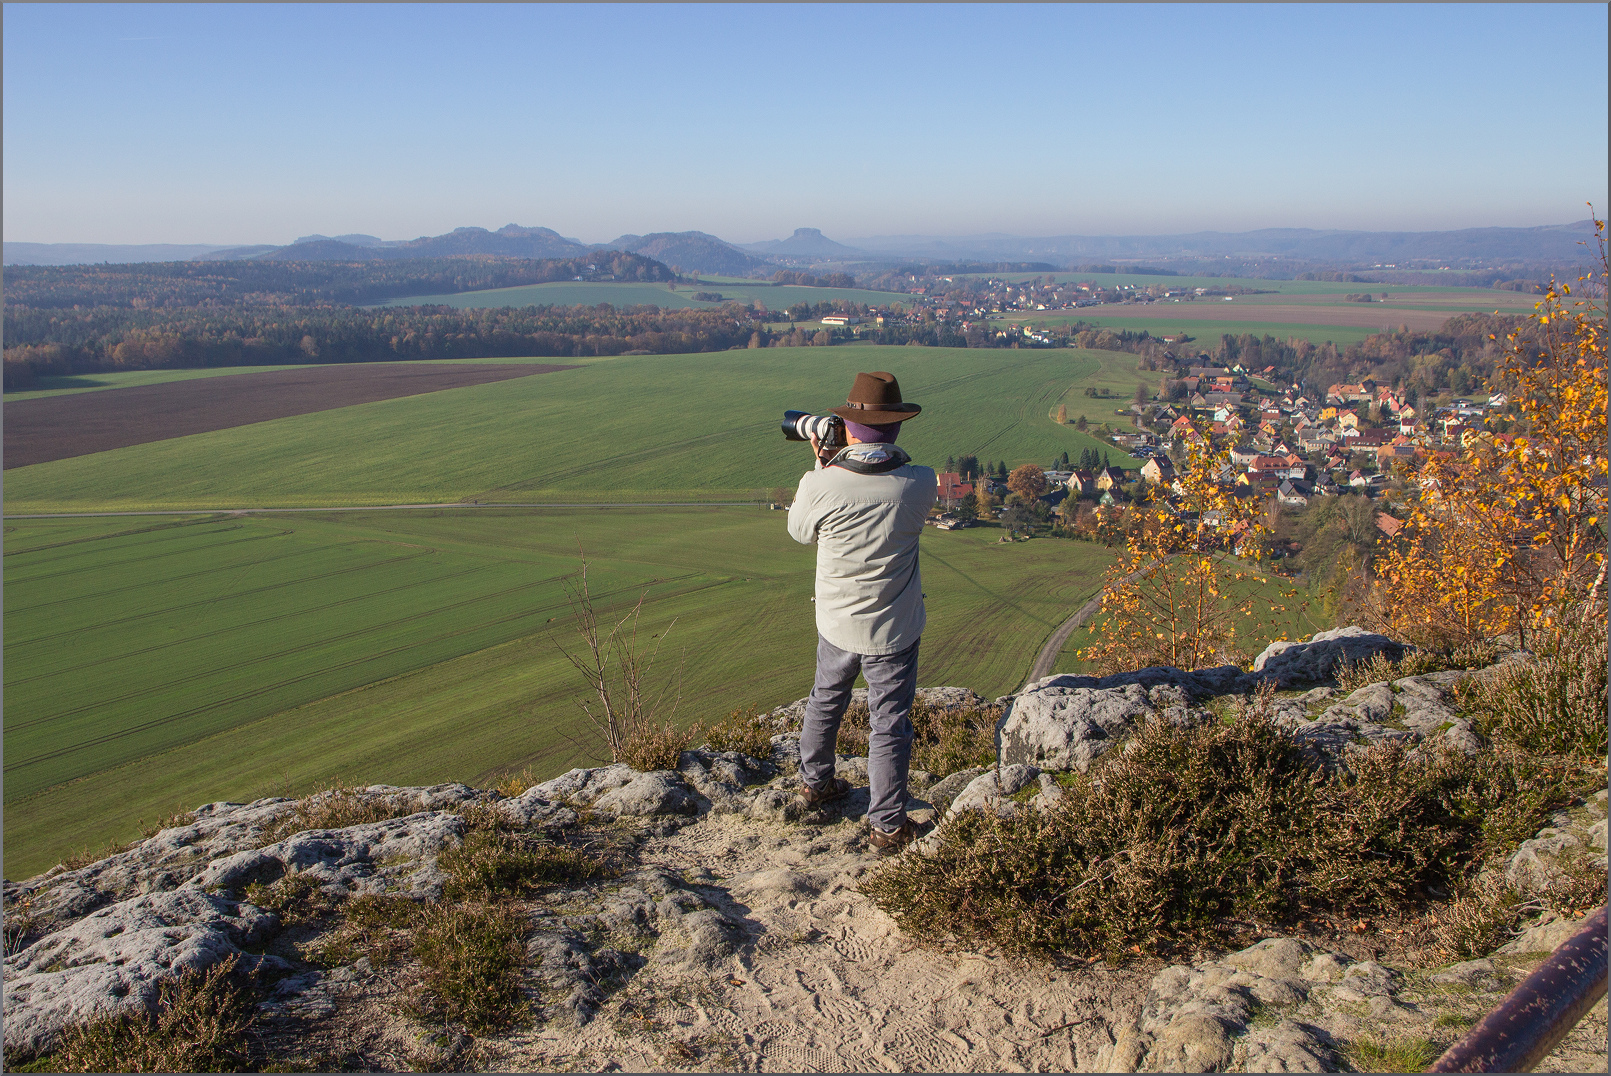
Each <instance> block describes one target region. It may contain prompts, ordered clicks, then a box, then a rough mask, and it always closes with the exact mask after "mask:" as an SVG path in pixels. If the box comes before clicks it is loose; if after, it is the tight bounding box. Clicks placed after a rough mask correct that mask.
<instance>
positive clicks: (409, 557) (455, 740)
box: [5, 379, 1107, 878]
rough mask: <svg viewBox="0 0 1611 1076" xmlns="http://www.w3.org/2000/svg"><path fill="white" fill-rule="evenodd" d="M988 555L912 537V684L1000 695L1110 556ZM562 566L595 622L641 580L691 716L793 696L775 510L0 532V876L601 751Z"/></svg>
mask: <svg viewBox="0 0 1611 1076" xmlns="http://www.w3.org/2000/svg"><path fill="white" fill-rule="evenodd" d="M532 380H533V381H535V380H537V379H532ZM455 391H457V390H455ZM439 395H446V394H439ZM1036 406H1037V407H1040V404H1039V402H1038V401H1037V403H1036ZM354 410H357V409H354ZM287 421H289V420H287ZM264 425H265V426H273V425H277V424H276V423H265V424H264ZM185 440H195V439H194V438H186V439H185ZM201 454H202V453H198V455H201ZM114 455H116V454H115V453H107V454H106V456H107V457H108V458H110V457H112V456H114ZM44 466H49V465H44ZM997 535H998V532H997V531H996V530H994V529H991V528H983V529H976V530H971V531H958V532H953V533H941V532H930V533H926V534H925V535H924V538H923V547H922V548H923V559H922V567H923V582H924V588H925V591H926V593H927V595H928V608H929V617H930V619H929V627H928V629H927V631H926V633H925V638H924V649H923V654H922V665H921V672H920V676H921V681H922V683H924V684H941V683H949V684H960V685H964V686H968V687H972V688H974V689H975V690H977V691H980V692H981V693H983V694H986V695H995V694H1000V693H1002V692H1005V691H1009V690H1012V689H1013V688H1015V687H1016V686H1017V684H1018V682H1019V681H1020V680H1021V678H1022V677H1023V676H1024V674H1025V672H1026V671H1027V669H1028V667H1029V664H1030V662H1031V661H1032V660H1033V658H1034V655H1035V653H1036V651H1037V649H1038V648H1039V646H1040V644H1041V642H1042V641H1043V640H1044V638H1045V637H1046V635H1047V634H1049V633H1050V631H1051V630H1052V629H1053V628H1054V627H1055V625H1056V624H1057V622H1058V621H1060V620H1061V619H1062V618H1063V617H1064V616H1066V615H1067V613H1068V611H1069V610H1070V609H1072V608H1074V607H1076V606H1077V605H1078V604H1079V603H1080V602H1081V601H1083V600H1084V599H1085V598H1086V597H1088V596H1089V595H1090V594H1091V593H1093V592H1094V591H1095V589H1096V587H1097V585H1098V582H1099V579H1100V575H1101V571H1102V568H1103V566H1104V565H1105V563H1106V560H1107V552H1106V551H1105V550H1103V549H1102V548H1100V547H1098V546H1092V545H1086V544H1084V543H1074V542H1065V541H1053V540H1037V541H1032V542H1027V543H1014V544H1008V545H1001V544H997V543H996V542H995V538H996V537H997ZM579 547H580V548H582V549H585V550H586V551H587V554H588V556H589V558H590V559H591V561H592V570H591V572H590V578H591V580H592V585H593V590H594V594H595V596H596V597H597V598H598V599H599V600H600V602H601V604H603V605H605V606H607V607H608V609H609V610H610V611H611V612H617V613H618V612H621V611H624V609H625V608H626V607H627V605H628V603H630V602H631V601H632V600H633V599H635V598H636V596H637V595H638V594H639V593H640V591H642V590H643V589H644V588H647V593H648V599H649V600H648V604H647V606H646V612H645V619H644V628H645V633H646V634H658V633H661V632H666V639H665V647H666V650H665V651H664V653H665V658H664V660H663V663H662V667H663V668H666V669H670V668H674V667H676V666H678V665H680V666H681V667H682V668H683V670H684V673H683V684H682V694H683V696H684V698H685V700H687V701H686V702H685V704H684V706H683V708H682V710H681V717H682V718H683V719H684V720H710V719H712V718H717V717H720V716H721V715H722V714H725V713H726V712H727V711H728V710H730V709H732V708H734V707H738V706H748V705H758V706H766V707H770V706H775V705H778V704H780V703H783V702H787V701H790V700H792V699H794V698H798V697H800V696H801V695H804V694H805V693H806V692H807V691H808V690H809V687H810V681H811V669H812V650H813V628H812V620H811V605H810V603H809V601H808V600H807V599H808V598H809V596H810V593H811V578H812V564H813V556H814V554H813V551H812V550H811V549H810V548H808V547H802V546H798V545H796V544H795V543H794V542H792V541H790V540H789V538H788V537H787V535H786V534H785V532H784V517H783V514H782V513H778V512H767V511H764V510H761V509H756V508H727V509H721V508H686V507H685V508H676V509H651V508H631V509H538V510H502V509H500V510H485V511H473V510H460V511H442V512H374V513H317V512H315V513H308V514H296V515H284V516H273V517H261V516H257V517H253V516H247V517H229V516H223V517H219V516H212V517H204V516H196V517H182V518H158V519H152V518H149V517H147V518H141V519H107V518H98V519H48V520H17V519H8V521H7V523H6V531H5V557H6V571H5V601H6V624H5V627H6V632H5V659H6V661H5V669H6V681H5V688H6V703H7V708H6V718H7V720H6V725H5V848H6V853H7V862H6V874H7V876H8V877H11V878H21V877H26V876H28V875H30V874H32V873H35V872H37V871H39V870H43V869H44V868H46V867H48V866H50V865H51V864H52V863H54V862H56V861H57V860H58V859H59V858H60V857H61V856H62V855H63V854H65V853H67V852H70V851H74V850H77V849H79V848H82V847H85V846H99V845H100V844H101V843H103V842H105V841H107V840H112V839H116V840H127V839H129V838H131V837H133V836H136V835H137V833H138V828H139V827H138V820H139V819H142V818H144V819H155V818H158V817H161V816H163V815H166V814H167V813H168V812H170V811H172V810H174V809H176V808H180V807H194V806H195V805H197V804H199V803H203V802H208V801H212V800H217V799H234V800H244V799H250V798H253V797H257V796H264V795H278V794H299V793H304V792H307V791H309V790H311V789H315V788H319V787H324V786H328V785H331V784H335V783H340V782H360V783H371V782H389V783H398V784H421V783H433V782H438V781H449V780H462V781H466V782H470V783H476V784H483V785H484V784H486V783H488V782H491V781H494V780H495V779H497V778H498V777H499V776H501V775H503V774H506V773H509V772H511V771H515V770H519V769H521V768H523V767H526V766H530V767H531V768H532V769H533V770H534V771H536V772H537V773H538V774H539V775H552V774H555V773H558V772H561V771H562V770H564V769H565V768H567V767H568V766H570V765H572V764H576V763H581V762H584V761H586V760H587V759H588V758H589V757H594V756H595V750H596V749H595V747H594V746H593V745H592V744H591V742H590V741H589V738H588V736H587V729H586V725H585V722H584V721H583V720H582V719H581V718H580V717H579V713H578V711H577V709H576V708H575V705H574V698H575V695H576V691H577V682H576V680H575V674H574V673H573V672H571V671H570V670H569V668H568V666H566V664H565V662H564V659H563V658H562V657H561V656H560V654H559V652H558V650H557V644H558V643H561V642H564V641H566V640H567V636H568V633H569V630H570V629H569V621H568V616H569V613H568V606H567V603H566V597H565V583H566V581H567V579H568V578H569V577H571V576H572V575H574V573H575V571H576V570H577V566H578V554H577V550H578V548H579ZM674 619H675V624H672V621H673V620H674ZM668 628H669V630H667V629H668Z"/></svg>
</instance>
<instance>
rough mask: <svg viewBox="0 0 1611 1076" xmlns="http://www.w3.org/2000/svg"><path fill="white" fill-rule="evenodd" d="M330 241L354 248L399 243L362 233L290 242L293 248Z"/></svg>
mask: <svg viewBox="0 0 1611 1076" xmlns="http://www.w3.org/2000/svg"><path fill="white" fill-rule="evenodd" d="M332 239H334V240H335V241H336V242H338V243H351V244H352V245H353V246H355V247H385V246H396V245H397V243H398V242H400V240H396V239H394V240H392V241H391V242H389V243H388V242H387V241H386V240H384V239H381V238H379V237H378V236H373V235H364V234H363V233H362V232H352V233H350V234H348V235H317V234H315V235H304V236H299V237H298V238H296V239H293V240H292V241H291V245H292V246H293V247H294V246H296V245H297V244H299V243H323V242H328V241H329V240H332Z"/></svg>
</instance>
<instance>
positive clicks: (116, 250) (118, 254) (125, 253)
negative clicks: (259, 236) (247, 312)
mask: <svg viewBox="0 0 1611 1076" xmlns="http://www.w3.org/2000/svg"><path fill="white" fill-rule="evenodd" d="M228 249H230V247H229V246H228V245H227V244H219V243H189V244H186V243H12V242H10V241H7V242H6V243H5V253H4V255H3V260H4V262H5V264H7V265H100V264H101V263H103V262H110V263H111V264H113V265H129V264H131V263H133V262H182V261H189V260H190V259H191V258H194V257H196V256H197V255H201V254H207V253H209V252H211V251H215V250H228ZM235 249H252V250H257V251H259V252H261V251H266V250H273V249H274V248H273V247H251V248H235Z"/></svg>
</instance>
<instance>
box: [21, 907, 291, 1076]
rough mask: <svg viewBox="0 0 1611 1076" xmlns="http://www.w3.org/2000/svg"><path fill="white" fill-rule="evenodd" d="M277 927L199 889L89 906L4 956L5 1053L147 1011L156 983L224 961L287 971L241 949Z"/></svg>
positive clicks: (248, 968) (256, 912)
mask: <svg viewBox="0 0 1611 1076" xmlns="http://www.w3.org/2000/svg"><path fill="white" fill-rule="evenodd" d="M278 925H279V924H278V920H277V919H276V918H275V917H274V916H273V915H271V914H269V913H267V912H264V911H263V910H261V909H259V908H255V907H253V906H252V905H250V904H247V903H245V902H243V901H237V900H229V899H225V898H223V897H220V896H214V895H212V894H210V893H204V892H202V891H200V890H198V889H181V890H173V891H169V892H162V893H147V894H145V895H143V896H137V897H133V898H131V899H129V900H123V901H118V902H117V903H115V904H112V905H109V906H107V907H103V908H100V909H98V910H96V911H93V912H90V913H89V914H88V915H86V916H84V917H83V918H81V919H78V920H76V921H74V922H72V923H70V924H68V925H66V926H64V927H62V928H61V929H59V930H56V931H53V932H52V933H50V934H48V935H46V936H45V937H44V938H42V939H40V940H39V941H37V942H35V943H34V944H33V945H30V946H28V947H27V948H26V949H24V950H22V951H21V952H20V953H16V954H14V955H12V956H9V957H7V958H6V962H5V1045H6V1049H7V1050H20V1051H23V1052H25V1053H38V1052H40V1051H43V1050H48V1049H50V1048H51V1046H53V1045H54V1043H55V1041H56V1037H57V1036H58V1035H59V1034H60V1033H61V1031H62V1029H63V1028H65V1027H67V1026H68V1025H70V1024H77V1023H84V1022H87V1021H90V1020H95V1019H99V1018H101V1017H106V1016H113V1015H117V1014H119V1013H124V1012H134V1011H138V1010H141V1009H145V1008H149V1007H151V1006H153V1005H154V1004H155V1003H156V999H157V993H158V990H159V988H160V986H161V984H162V983H163V982H165V981H169V980H171V979H173V978H174V977H176V976H178V975H180V974H182V973H184V972H187V971H205V970H206V969H208V968H210V967H212V966H213V965H214V964H217V963H218V962H220V961H222V960H229V959H234V960H236V961H237V962H238V966H239V967H240V969H241V970H242V971H245V972H254V971H262V970H270V969H276V970H289V965H287V964H285V962H284V961H283V960H280V959H279V958H276V957H265V956H258V955H253V954H249V953H247V952H246V951H245V950H244V948H243V947H245V946H251V945H255V944H257V943H259V942H261V941H263V940H264V939H265V938H266V937H267V936H268V935H269V934H270V933H272V932H273V930H274V929H275V928H276V927H277V926H278Z"/></svg>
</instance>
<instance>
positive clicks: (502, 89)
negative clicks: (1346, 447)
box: [4, 4, 1607, 243]
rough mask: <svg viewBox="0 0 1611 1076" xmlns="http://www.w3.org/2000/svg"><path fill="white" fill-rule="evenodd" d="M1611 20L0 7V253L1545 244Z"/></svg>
mask: <svg viewBox="0 0 1611 1076" xmlns="http://www.w3.org/2000/svg"><path fill="white" fill-rule="evenodd" d="M1606 39H1607V9H1606V6H1605V5H1603V4H1582V5H1502V4H1496V5H1487V4H1484V5H1441V4H1439V5H1424V6H1421V5H1415V6H1393V5H1385V4H1372V5H1361V6H1335V7H1333V6H1308V5H1298V6H1291V7H1284V6H1267V5H1250V6H1202V7H1193V6H1185V5H1160V6H1129V5H1121V6H1060V7H1059V6H1049V5H1031V6H1023V7H1002V6H987V7H974V6H967V5H939V6H924V5H890V6H859V5H815V6H777V5H763V6H754V7H749V6H740V5H664V6H651V5H629V6H605V5H586V6H566V5H535V6H512V5H495V6H485V7H476V6H459V5H455V6H388V5H353V6H345V5H330V6H315V5H286V6H271V5H263V6H249V5H231V6H206V5H188V4H176V5H171V6H139V5H106V6H74V5H66V4H41V5H23V4H7V5H6V6H5V8H4V62H5V67H4V93H5V96H4V154H5V156H4V232H5V238H6V239H8V240H25V241H33V242H108V243H145V242H189V243H205V242H219V243H232V242H243V243H244V242H280V243H283V242H288V241H290V240H291V239H293V238H295V237H296V236H298V235H303V234H307V233H311V232H323V233H326V234H337V233H342V232H368V233H371V234H375V235H379V236H381V237H383V238H388V239H397V238H413V237H415V236H419V235H429V234H437V233H440V232H443V231H447V230H449V229H451V228H453V227H457V226H461V225H481V226H484V227H490V228H497V227H499V226H501V225H503V224H507V223H510V222H515V223H519V224H524V225H545V226H548V227H552V228H555V229H557V230H558V231H560V232H562V233H563V234H565V235H570V236H576V237H579V238H581V239H584V240H587V241H605V240H609V239H612V238H614V237H615V236H617V235H619V234H621V233H624V232H647V231H681V230H686V229H700V230H703V231H708V232H712V233H715V234H717V235H720V236H722V237H724V238H727V239H731V240H734V241H739V242H746V241H753V240H758V239H767V238H777V237H781V236H785V235H788V234H789V232H790V231H791V230H792V229H793V228H795V227H797V226H801V225H809V226H814V227H819V228H822V229H823V230H824V231H825V232H826V233H827V234H828V235H830V236H835V237H838V238H854V237H860V236H869V235H881V234H911V233H921V234H931V235H962V234H971V233H979V232H989V231H1000V232H1010V233H1014V234H1019V235H1055V234H1095V235H1103V234H1126V233H1132V234H1133V233H1164V232H1176V231H1195V230H1200V229H1215V230H1226V231H1238V230H1243V229H1249V228H1260V227H1314V228H1331V227H1341V228H1367V229H1442V228H1459V227H1474V226H1490V225H1510V226H1522V225H1536V224H1556V223H1564V222H1566V221H1569V220H1574V219H1582V217H1583V216H1584V215H1585V214H1586V210H1585V209H1584V206H1583V203H1584V202H1585V201H1586V200H1591V199H1592V200H1593V201H1594V202H1595V204H1596V207H1597V208H1601V209H1602V210H1603V208H1604V203H1605V201H1606V197H1607V195H1606V191H1607V135H1606V130H1607V107H1606V98H1607V52H1606Z"/></svg>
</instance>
